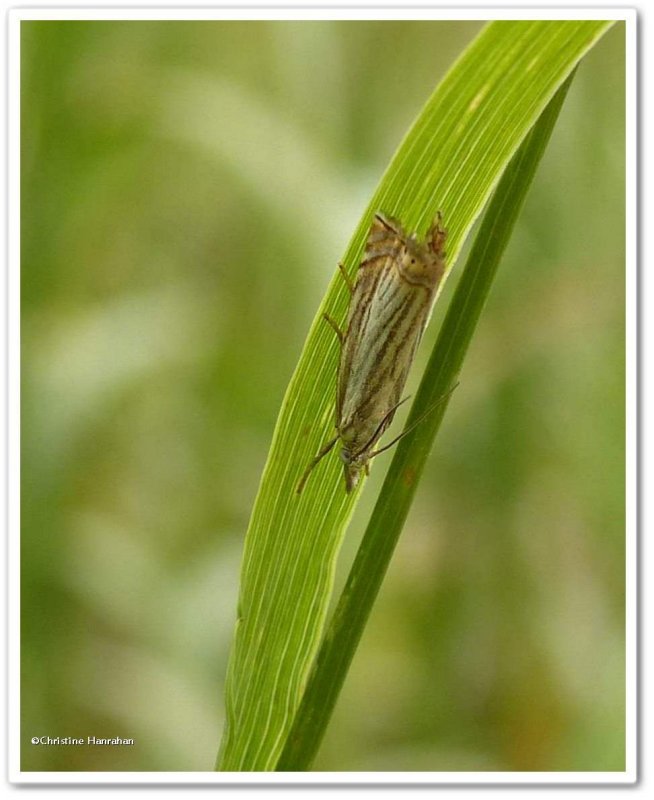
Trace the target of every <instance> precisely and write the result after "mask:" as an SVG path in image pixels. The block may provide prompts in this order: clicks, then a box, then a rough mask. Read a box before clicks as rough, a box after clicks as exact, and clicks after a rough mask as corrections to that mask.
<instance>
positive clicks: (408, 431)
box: [370, 381, 459, 458]
mask: <svg viewBox="0 0 654 800" xmlns="http://www.w3.org/2000/svg"><path fill="white" fill-rule="evenodd" d="M458 385H459V383H458V381H457V382H456V383H455V384H454V386H453V387H452V388H451V389H450V390H449V391H447V392H446V393H445V394H444V395H443V396H442V397H440V398H439V399H438V400H437V401H436V402H435V403H434V405H433V406H431V408H428V409H427V410H426V411H425V413H424V414H421V415H420V416H419V417H418V419H417V420H416V421H415V422H413V423H412V424H411V425H409V427H408V428H407V429H406V430H404V431H402V433H401V434H400V435H399V436H396V437H395V438H394V439H393V441H392V442H389V443H388V444H386V445H384V446H383V447H380V448H379V450H375V452H374V453H371V454H370V458H374V457H375V456H378V455H379V454H380V453H383V452H385V451H386V450H388V449H389V448H390V447H393V445H394V444H397V443H398V442H399V441H400V439H403V438H404V437H405V436H406V435H407V434H408V433H411V431H412V430H414V428H417V427H418V425H420V423H421V422H423V421H424V419H425V417H427V416H428V415H429V414H431V412H432V411H433V410H434V409H435V408H437V407H438V406H439V405H440V404H441V403H442V402H443V401H444V400H447V398H448V397H449V396H450V395H451V394H452V392H453V391H454V390H455V389H456V387H457V386H458ZM407 399H408V398H407Z"/></svg>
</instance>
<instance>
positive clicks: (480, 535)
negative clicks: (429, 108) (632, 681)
mask: <svg viewBox="0 0 654 800" xmlns="http://www.w3.org/2000/svg"><path fill="white" fill-rule="evenodd" d="M480 27H481V23H477V22H315V23H313V22H260V23H259V22H23V23H22V150H21V159H22V414H23V416H22V723H23V724H22V743H23V768H24V769H27V770H210V769H212V767H213V762H214V758H215V754H216V750H217V746H218V741H219V736H220V731H221V726H222V721H223V700H222V686H223V680H224V675H225V668H226V661H227V655H228V650H229V646H230V641H231V635H232V628H233V622H234V619H235V609H236V594H237V583H238V571H239V563H240V555H241V550H242V545H243V535H244V531H245V529H246V525H247V521H248V517H249V511H250V508H251V505H252V502H253V499H254V496H255V493H256V490H257V485H258V480H259V476H260V473H261V470H262V467H263V465H264V461H265V458H266V453H267V449H268V445H269V442H270V438H271V435H272V431H273V427H274V423H275V419H276V416H277V413H278V409H279V406H280V403H281V400H282V396H283V393H284V391H285V388H286V385H287V383H288V380H289V378H290V375H291V373H292V370H293V368H294V366H295V363H296V361H297V358H298V356H299V353H300V350H301V347H302V344H303V341H304V337H305V335H306V333H307V331H308V327H309V324H310V322H311V320H312V318H313V316H314V314H315V311H316V308H317V305H318V303H319V301H320V298H321V296H322V293H323V292H324V290H325V289H326V286H327V283H328V281H329V279H330V277H331V275H332V273H333V271H334V268H335V264H336V262H337V260H338V259H339V257H340V256H341V255H342V253H343V251H344V249H345V245H346V244H347V241H348V238H349V236H350V234H351V232H352V230H353V228H354V226H355V224H356V222H357V221H358V219H359V216H360V214H361V213H362V211H363V209H364V207H365V204H366V202H367V200H368V198H369V196H370V194H371V191H372V189H373V188H374V186H375V185H376V182H377V181H378V179H379V177H380V176H381V174H382V172H383V170H384V168H385V167H386V165H387V163H388V161H389V159H390V157H391V155H392V154H393V152H394V150H395V148H396V146H397V145H398V143H399V141H400V139H401V137H402V136H403V134H404V132H405V131H406V129H407V127H408V126H409V125H410V123H411V122H412V120H413V118H414V117H415V115H416V114H417V112H418V111H419V109H420V108H421V106H422V104H423V103H424V102H425V101H426V99H427V97H428V95H429V94H430V93H431V91H432V90H433V88H434V87H435V85H436V83H437V82H438V80H439V79H440V78H441V77H442V75H443V74H444V73H445V71H446V70H447V69H448V67H449V66H450V65H451V63H452V61H453V60H454V59H455V58H456V57H457V55H458V54H459V53H460V52H461V50H462V48H463V47H465V46H466V44H467V43H468V42H470V41H471V40H472V39H473V38H474V36H475V35H476V33H477V32H478V31H479V29H480ZM624 80H625V76H624V28H623V26H622V25H621V24H620V25H617V26H616V27H615V28H613V29H612V30H611V31H610V32H609V33H608V34H607V35H606V37H605V38H604V39H603V40H602V41H601V42H600V44H599V45H598V46H597V47H596V48H595V49H594V50H593V51H592V52H591V53H590V55H589V56H588V57H587V58H586V59H585V60H584V62H582V64H581V67H580V69H579V71H578V74H577V77H576V79H575V81H574V83H573V86H572V89H571V91H570V94H569V97H568V99H567V101H566V104H565V106H564V109H563V112H562V116H561V119H560V122H559V124H558V126H557V128H556V130H555V132H554V136H553V139H552V142H551V145H550V147H549V150H548V152H547V154H546V156H545V158H544V160H543V162H542V165H541V168H540V170H539V173H538V175H537V178H536V181H535V183H534V186H533V188H532V190H531V193H530V195H529V198H528V202H527V206H526V208H525V211H524V213H523V215H522V217H521V220H520V223H519V226H518V229H517V232H516V234H515V236H514V239H513V241H512V243H511V246H510V249H509V251H508V252H507V255H506V258H505V260H504V263H503V265H502V267H501V270H500V275H499V277H498V279H497V281H496V285H495V287H494V291H493V294H492V296H491V300H490V302H489V304H488V306H487V308H486V310H485V313H484V316H483V318H482V321H481V324H480V327H479V330H478V333H477V336H476V338H475V341H474V342H473V345H472V348H471V352H470V354H469V357H468V359H467V363H466V365H465V368H464V371H463V373H462V376H461V384H460V386H459V388H458V389H457V391H456V393H455V396H454V397H453V400H452V402H451V403H450V408H449V411H448V414H447V416H446V418H445V421H444V425H443V428H442V431H441V434H440V436H439V440H438V442H437V446H436V450H435V452H434V455H433V457H432V458H431V461H430V465H429V467H428V470H427V471H426V473H425V477H424V480H423V482H422V485H421V487H420V490H419V493H418V496H417V500H416V503H415V506H414V508H413V510H412V513H411V515H410V518H409V521H408V523H407V526H406V529H405V531H404V534H403V537H402V539H401V543H400V545H399V548H398V551H397V552H396V554H395V557H394V560H393V563H392V566H391V569H390V571H389V574H388V576H387V580H386V583H385V585H384V588H383V590H382V593H381V595H380V598H379V600H378V603H377V607H376V609H375V611H374V613H373V616H372V618H371V622H370V625H369V628H368V630H367V631H366V634H365V636H364V638H363V641H362V643H361V646H360V649H359V651H358V653H357V656H356V659H355V662H354V664H353V666H352V670H351V672H350V675H349V677H348V681H347V683H346V686H345V688H344V690H343V693H342V695H341V699H340V701H339V705H338V707H337V710H336V713H335V716H334V718H333V721H332V724H331V726H330V728H329V731H328V735H327V737H326V739H325V742H324V745H323V747H322V750H321V752H320V755H319V757H318V759H317V761H316V762H315V764H314V768H315V769H322V770H359V769H361V770H622V769H624V733H625V727H624V710H625V692H624V680H625V671H624V593H625V586H624V550H625V547H624V499H625V497H624V421H625V419H624V413H625V412H624V344H625V341H624V333H625V319H624V278H625V275H624V227H625V226H624V157H625V152H624ZM445 211H446V210H445ZM459 268H460V264H459ZM457 277H458V269H455V271H454V273H453V276H452V279H451V280H450V282H449V284H448V286H447V288H446V290H445V292H444V293H443V296H442V300H441V302H440V303H439V308H438V309H437V311H436V313H435V314H434V319H433V322H432V325H431V327H430V330H429V331H428V332H427V334H426V337H425V342H424V344H423V347H422V348H421V352H420V355H419V358H418V359H417V361H418V362H422V363H418V364H416V366H415V368H414V372H413V377H412V382H413V383H414V384H415V381H416V379H417V376H419V374H420V371H421V366H422V364H424V362H425V360H426V355H427V353H428V352H429V349H430V345H431V343H432V342H433V339H434V337H435V333H436V330H437V327H438V322H439V320H440V318H441V317H442V313H443V308H444V307H445V306H446V304H447V301H448V298H449V296H450V295H451V292H452V289H453V286H454V283H455V282H456V279H457ZM381 460H382V459H380V461H381ZM387 463H388V461H386V462H385V464H383V465H382V464H378V465H376V469H375V470H374V471H373V476H372V478H371V479H370V481H369V483H368V486H367V488H366V491H365V492H364V494H363V499H362V501H361V503H360V505H359V507H358V509H357V512H356V514H355V518H354V521H353V524H352V526H351V529H350V532H349V534H348V537H347V541H346V544H345V546H344V548H343V552H342V558H341V569H340V574H339V576H338V580H337V584H338V585H340V584H341V583H342V580H343V576H344V574H345V572H346V570H347V566H348V562H349V560H350V558H351V556H352V554H353V551H354V547H355V546H356V543H357V540H358V538H359V537H360V535H361V533H362V527H363V525H364V523H365V520H366V518H367V514H368V512H369V510H370V508H371V505H372V503H373V501H374V497H375V494H376V491H377V489H378V487H379V486H380V482H381V479H382V477H383V473H384V471H385V466H386V464H387ZM41 735H49V736H81V737H86V736H89V735H95V736H101V737H111V736H121V737H123V738H124V737H131V738H134V739H135V740H136V743H135V745H134V746H133V747H123V748H120V747H96V748H90V747H64V746H62V747H56V746H51V747H45V746H38V747H37V746H32V745H31V744H30V739H31V737H32V736H41Z"/></svg>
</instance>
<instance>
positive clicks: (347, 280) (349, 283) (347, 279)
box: [338, 261, 354, 294]
mask: <svg viewBox="0 0 654 800" xmlns="http://www.w3.org/2000/svg"><path fill="white" fill-rule="evenodd" d="M338 268H339V270H340V271H341V275H342V276H343V280H344V281H345V283H346V285H347V288H348V289H349V290H350V294H354V284H353V283H352V280H351V278H350V276H349V275H348V274H347V272H346V271H345V267H344V266H343V264H341V262H340V261H339V262H338Z"/></svg>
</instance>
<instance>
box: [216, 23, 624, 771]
mask: <svg viewBox="0 0 654 800" xmlns="http://www.w3.org/2000/svg"><path fill="white" fill-rule="evenodd" d="M610 25H611V22H610V21H514V22H494V23H491V24H489V25H488V26H486V28H484V29H483V30H482V32H481V33H480V34H479V36H478V37H477V38H476V39H475V41H474V42H473V43H472V44H471V46H470V47H469V48H468V49H467V50H466V51H465V52H464V53H463V55H462V56H461V58H460V59H459V60H458V61H457V62H456V64H455V65H454V66H453V67H452V69H451V70H450V71H449V73H448V74H447V76H446V77H445V78H444V80H443V81H442V82H441V84H440V85H439V86H438V87H437V88H436V90H435V92H434V93H433V95H432V96H431V98H430V99H429V100H428V102H427V104H426V106H425V108H424V109H423V111H422V112H421V113H420V115H419V116H418V118H417V119H416V121H415V123H414V125H413V126H412V127H411V129H410V130H409V132H408V133H407V135H406V137H405V139H404V141H403V142H402V144H401V145H400V147H399V149H398V151H397V153H396V154H395V156H394V158H393V160H392V162H391V164H390V166H389V167H388V169H387V171H386V173H385V174H384V176H383V178H382V180H381V182H380V184H379V186H378V188H377V190H376V192H375V194H374V196H373V198H372V200H371V202H370V204H369V206H368V208H367V210H366V212H365V213H364V215H363V217H362V219H361V220H360V222H359V225H358V226H357V228H356V231H355V233H354V235H353V237H352V240H351V242H350V244H349V246H348V249H347V251H346V254H345V257H344V259H343V263H344V265H345V267H346V269H347V270H348V272H349V273H350V274H351V275H354V274H355V272H356V266H357V264H358V262H359V260H360V257H361V254H362V250H363V246H364V242H365V237H366V233H367V231H368V228H369V225H370V221H371V218H372V215H373V214H374V212H375V211H377V210H382V211H384V212H385V213H387V214H391V215H393V216H396V217H398V218H400V219H401V220H402V222H403V224H404V226H405V228H406V229H408V230H410V231H411V230H415V231H417V232H418V233H419V234H420V235H423V234H424V233H425V231H426V229H427V227H428V226H429V224H430V222H431V220H432V218H433V217H434V215H435V213H436V211H437V210H441V211H442V212H443V219H444V223H445V226H446V227H447V229H448V232H449V236H448V247H447V250H448V271H449V270H451V268H452V266H453V264H454V262H455V261H456V257H457V255H458V253H459V251H460V249H461V246H462V244H463V242H464V239H465V236H466V234H467V232H468V231H469V229H470V227H471V226H472V224H473V223H474V221H475V219H476V218H477V216H478V215H479V214H480V212H481V210H482V209H483V206H484V204H485V203H486V201H487V199H488V197H489V195H490V193H491V192H492V190H493V188H494V187H495V185H496V184H497V182H498V180H499V179H500V177H501V176H502V173H503V171H504V169H505V167H506V165H507V163H508V162H509V160H510V159H511V158H512V157H513V155H514V154H515V153H516V151H517V149H518V147H519V146H520V144H521V142H522V141H523V139H524V138H525V136H526V135H527V133H528V132H529V130H530V129H531V127H532V126H533V124H534V122H535V121H536V119H537V118H538V117H539V116H540V114H541V113H542V111H543V109H544V108H545V107H546V105H547V104H548V102H549V101H550V99H551V98H552V97H553V95H554V93H555V92H556V91H557V89H558V88H559V87H560V86H561V84H562V83H563V81H564V80H565V79H566V77H567V76H568V75H569V74H570V73H571V71H572V70H573V69H574V67H575V65H576V64H577V63H578V61H579V59H581V58H582V57H583V55H584V54H585V53H586V52H587V51H588V49H589V48H591V47H592V46H593V45H594V43H595V42H596V41H597V40H598V39H599V38H600V37H601V36H602V34H603V33H604V32H605V31H606V30H607V29H608V27H609V26H610ZM348 300H349V296H348V294H347V289H346V288H345V286H344V283H343V281H342V278H341V277H340V276H339V275H338V273H335V277H334V279H333V281H332V283H331V285H330V287H329V290H328V292H327V294H326V296H325V299H324V301H323V303H322V304H321V307H320V309H319V310H318V313H317V315H316V318H315V320H314V323H313V325H312V328H311V331H310V333H309V336H308V339H307V341H306V344H305V347H304V350H303V352H302V355H301V357H300V361H299V363H298V366H297V369H296V371H295V373H294V375H293V377H292V379H291V382H290V384H289V387H288V390H287V393H286V397H285V399H284V403H283V405H282V409H281V411H280V415H279V418H278V421H277V426H276V429H275V433H274V436H273V442H272V445H271V449H270V453H269V456H268V461H267V463H266V467H265V470H264V473H263V476H262V480H261V485H260V487H259V492H258V495H257V498H256V502H255V506H254V510H253V513H252V517H251V520H250V525H249V528H248V532H247V536H246V541H245V552H244V558H243V565H242V573H241V586H240V597H239V607H238V620H237V626H236V634H235V640H234V644H233V647H232V652H231V656H230V663H229V669H228V675H227V685H226V711H227V721H226V726H225V731H224V734H223V741H222V744H221V751H220V754H219V760H218V769H220V770H223V771H255V770H271V769H274V768H275V765H276V762H277V760H278V758H279V756H280V753H281V751H282V749H283V747H284V743H285V739H286V737H287V735H288V732H289V730H290V727H291V725H292V723H293V718H294V715H295V713H296V711H297V708H298V705H299V702H300V699H301V695H302V691H303V688H304V685H305V683H306V680H307V675H308V672H309V670H310V668H311V665H312V661H313V659H314V657H315V654H316V650H317V648H318V646H319V644H320V639H321V636H322V631H323V625H324V620H325V615H326V611H327V606H328V602H329V598H330V593H331V588H332V582H333V575H334V569H335V561H336V556H337V553H338V549H339V546H340V543H341V540H342V536H343V533H344V530H345V527H346V525H347V522H348V519H349V517H350V515H351V513H352V509H353V504H354V503H355V501H356V497H357V492H354V493H352V494H351V495H349V496H348V495H346V494H345V491H344V488H343V479H342V469H341V466H340V461H339V459H338V457H337V455H336V454H334V453H332V455H331V456H329V457H327V458H326V459H324V460H323V462H321V464H320V465H319V467H318V468H317V469H316V470H315V472H314V474H312V476H311V478H310V480H309V482H308V483H307V486H306V487H305V489H304V492H303V494H302V495H301V496H300V497H298V496H297V495H296V494H295V487H296V485H297V481H298V479H299V477H300V475H301V474H302V472H303V470H304V469H305V467H306V465H307V463H308V462H309V461H310V460H311V458H312V457H313V456H314V455H315V453H316V452H317V450H318V449H319V448H320V446H321V445H322V444H323V443H324V441H325V440H327V439H328V438H331V436H332V435H333V422H334V419H333V417H334V411H333V403H334V395H335V375H336V365H337V361H338V346H337V341H336V338H335V336H334V333H333V331H331V330H330V329H329V327H328V326H327V325H325V324H324V322H322V320H321V315H322V313H323V312H324V311H327V312H329V313H330V314H331V315H332V316H333V317H334V318H335V319H336V320H339V321H341V320H343V319H344V317H345V315H346V311H347V304H348ZM364 485H365V484H364Z"/></svg>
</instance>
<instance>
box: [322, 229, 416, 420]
mask: <svg viewBox="0 0 654 800" xmlns="http://www.w3.org/2000/svg"><path fill="white" fill-rule="evenodd" d="M403 236H404V234H403V232H402V229H401V227H400V226H399V223H397V222H396V221H395V220H393V219H392V218H390V217H386V216H384V215H382V214H375V217H374V218H373V221H372V225H371V226H370V230H369V232H368V238H367V239H366V247H365V251H364V254H363V259H362V261H361V262H360V264H359V269H358V271H357V276H356V283H355V286H354V292H353V293H352V298H351V300H350V307H349V311H348V317H347V325H346V329H345V338H344V341H343V346H342V348H341V360H340V365H339V370H338V389H337V397H336V414H337V417H338V419H339V421H340V420H342V419H343V408H344V402H345V399H346V397H347V395H348V388H349V386H350V384H351V382H352V380H353V379H354V380H356V375H353V374H352V368H353V362H354V360H355V359H356V357H357V353H358V352H359V351H360V348H361V344H362V341H361V340H362V337H363V336H365V335H366V333H367V331H368V328H369V325H370V321H371V320H370V311H371V301H372V299H373V298H374V296H375V292H376V291H377V286H378V284H379V281H380V279H381V277H382V275H383V274H384V273H385V272H386V271H387V270H388V269H389V268H391V267H392V261H393V260H394V259H396V258H397V256H398V254H399V252H400V250H401V248H402V244H403Z"/></svg>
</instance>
